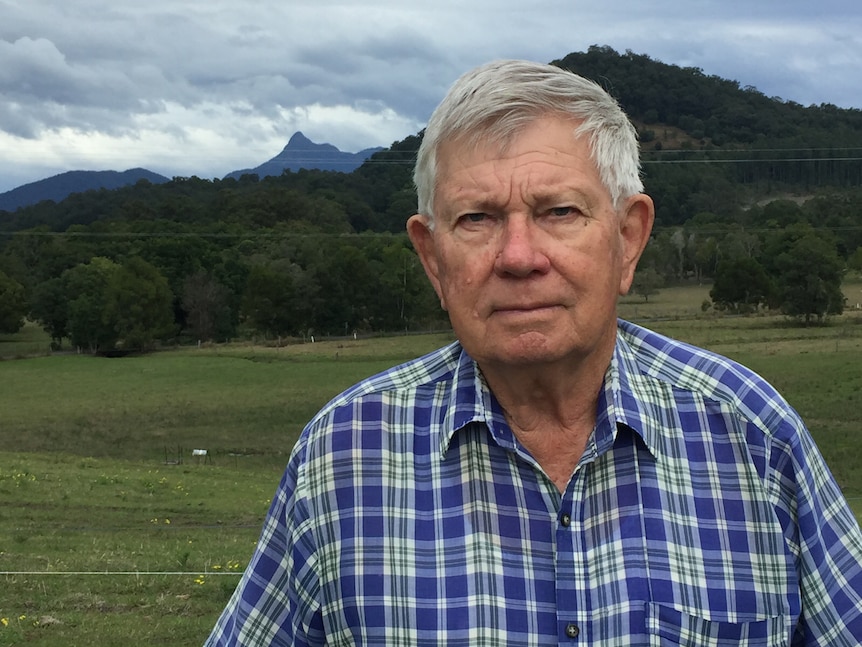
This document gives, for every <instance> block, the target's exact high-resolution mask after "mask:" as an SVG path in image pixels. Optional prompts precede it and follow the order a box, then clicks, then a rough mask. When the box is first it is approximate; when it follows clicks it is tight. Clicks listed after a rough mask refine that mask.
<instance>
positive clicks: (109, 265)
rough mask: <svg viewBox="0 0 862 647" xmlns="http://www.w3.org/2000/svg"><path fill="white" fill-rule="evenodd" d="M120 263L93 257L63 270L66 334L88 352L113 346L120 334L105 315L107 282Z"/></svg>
mask: <svg viewBox="0 0 862 647" xmlns="http://www.w3.org/2000/svg"><path fill="white" fill-rule="evenodd" d="M118 270H119V266H118V265H117V264H116V263H114V262H113V261H111V260H109V259H107V258H103V257H99V256H97V257H95V258H92V259H90V262H89V263H81V264H80V265H76V266H75V267H73V268H71V269H69V270H66V271H65V272H63V275H62V279H63V282H64V284H65V288H66V292H67V294H68V296H69V338H70V340H71V342H72V345H73V346H78V347H79V348H86V349H87V350H89V351H90V352H91V353H96V352H98V351H100V350H105V349H108V348H113V347H114V346H115V344H116V342H117V340H118V338H119V336H118V334H117V331H116V329H115V328H114V326H113V322H111V321H110V319H109V318H108V317H107V307H108V284H109V283H110V282H111V278H112V277H113V275H114V274H115V273H116V272H117V271H118Z"/></svg>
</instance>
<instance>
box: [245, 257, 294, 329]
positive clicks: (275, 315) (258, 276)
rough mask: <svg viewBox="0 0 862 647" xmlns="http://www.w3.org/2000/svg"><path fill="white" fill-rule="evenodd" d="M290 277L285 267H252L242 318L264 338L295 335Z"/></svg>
mask: <svg viewBox="0 0 862 647" xmlns="http://www.w3.org/2000/svg"><path fill="white" fill-rule="evenodd" d="M291 274H292V272H291V268H289V267H285V266H284V263H268V264H265V265H255V266H253V267H252V268H251V271H250V272H249V274H248V281H247V283H246V288H245V293H244V294H243V300H242V314H243V316H244V317H245V319H246V320H247V321H248V322H249V323H250V324H251V325H252V326H253V327H254V328H255V329H256V330H258V331H260V332H262V333H264V334H265V335H274V336H282V335H289V334H291V333H294V332H297V321H296V319H295V317H294V313H293V309H294V308H293V305H294V304H293V300H294V296H295V289H294V285H293V278H292V276H291Z"/></svg>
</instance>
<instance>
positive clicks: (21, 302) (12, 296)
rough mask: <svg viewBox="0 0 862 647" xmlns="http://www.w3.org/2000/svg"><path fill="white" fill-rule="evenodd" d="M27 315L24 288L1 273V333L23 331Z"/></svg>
mask: <svg viewBox="0 0 862 647" xmlns="http://www.w3.org/2000/svg"><path fill="white" fill-rule="evenodd" d="M26 314H27V299H26V296H25V294H24V286H23V285H21V284H20V283H18V281H16V280H14V279H12V278H10V277H8V276H7V275H6V274H5V273H3V272H2V271H0V333H16V332H18V331H19V330H21V328H22V327H23V326H24V315H26Z"/></svg>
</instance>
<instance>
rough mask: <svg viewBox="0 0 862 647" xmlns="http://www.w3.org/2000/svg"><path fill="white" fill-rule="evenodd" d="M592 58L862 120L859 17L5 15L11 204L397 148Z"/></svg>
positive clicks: (30, 5)
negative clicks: (119, 184)
mask: <svg viewBox="0 0 862 647" xmlns="http://www.w3.org/2000/svg"><path fill="white" fill-rule="evenodd" d="M590 45H609V46H611V47H613V48H614V49H616V50H617V51H619V52H625V51H626V50H631V51H633V52H635V53H637V54H647V55H649V56H650V57H652V58H653V59H657V60H660V61H662V62H665V63H671V64H676V65H682V66H695V67H699V68H701V69H703V71H704V72H705V73H706V74H715V75H718V76H721V77H724V78H729V79H733V80H736V81H739V83H740V84H742V85H752V86H754V87H756V88H757V89H758V90H760V91H761V92H763V93H764V94H766V95H768V96H778V97H782V98H783V99H786V100H793V101H796V102H798V103H801V104H803V105H809V104H819V103H833V104H836V105H838V106H840V107H845V108H862V2H860V0H817V1H814V2H812V1H811V0H805V1H802V0H648V1H644V0H591V1H586V0H565V1H564V0H543V1H540V2H524V0H361V1H352V0H147V1H146V2H142V1H140V0H134V1H133V0H0V192H3V191H7V190H9V189H11V188H13V187H16V186H19V185H21V184H25V183H27V182H32V181H35V180H39V179H42V178H45V177H48V176H51V175H55V174H57V173H61V172H63V171H68V170H77V169H88V170H108V169H111V170H125V169H127V168H132V167H136V166H141V167H144V168H148V169H150V170H151V171H155V172H157V173H161V174H163V175H166V176H168V177H171V176H174V175H197V176H199V177H202V178H213V177H222V176H224V175H225V174H226V173H228V172H230V171H233V170H236V169H240V168H248V167H253V166H257V165H258V164H260V163H262V162H264V161H266V160H268V159H270V158H271V157H273V156H274V155H276V154H277V153H278V152H279V151H280V150H281V149H282V148H283V147H284V146H285V144H286V143H287V140H288V139H289V138H290V136H291V135H292V134H293V133H294V132H296V131H298V130H299V131H302V132H303V133H304V134H305V135H306V136H307V137H309V138H310V139H311V140H313V141H315V142H329V143H331V144H334V145H335V146H337V147H338V148H340V149H341V150H344V151H350V152H355V151H358V150H360V149H363V148H367V147H371V146H389V145H390V144H391V143H392V142H394V141H397V140H399V139H402V138H404V137H406V136H407V135H410V134H415V133H416V132H418V131H419V130H420V129H421V128H422V127H423V126H424V124H425V122H426V121H427V119H428V116H429V115H430V113H431V111H432V110H433V109H434V106H435V105H436V104H437V102H438V101H439V100H440V99H441V98H442V96H443V94H444V93H445V91H446V89H447V88H448V86H449V85H450V84H451V83H452V81H454V80H455V78H457V77H458V76H459V75H460V74H461V73H463V72H465V71H466V70H467V69H469V68H471V67H473V66H475V65H478V64H480V63H483V62H485V61H488V60H491V59H496V58H528V59H532V60H536V61H541V62H549V61H551V60H553V59H557V58H562V57H563V56H565V55H566V54H568V53H570V52H575V51H585V50H586V49H587V48H588V47H589V46H590Z"/></svg>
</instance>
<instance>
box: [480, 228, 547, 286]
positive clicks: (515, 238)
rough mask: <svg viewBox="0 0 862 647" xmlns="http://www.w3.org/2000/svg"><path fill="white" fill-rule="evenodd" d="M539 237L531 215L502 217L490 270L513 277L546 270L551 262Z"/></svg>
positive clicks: (541, 237) (540, 233) (539, 232)
mask: <svg viewBox="0 0 862 647" xmlns="http://www.w3.org/2000/svg"><path fill="white" fill-rule="evenodd" d="M542 239H543V236H542V232H541V231H539V227H538V225H537V224H536V222H535V221H534V220H533V219H532V218H529V217H525V216H510V217H508V218H506V220H505V222H504V225H503V229H502V232H501V236H500V240H499V248H498V250H497V257H496V259H495V260H494V271H495V272H496V273H497V274H499V275H500V276H515V277H526V276H529V275H531V274H533V273H534V272H538V273H545V272H547V271H548V269H550V265H551V263H550V260H549V259H548V257H547V256H546V255H545V251H544V249H543V245H542Z"/></svg>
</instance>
